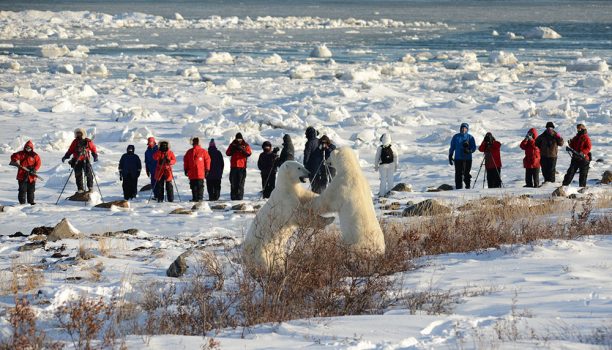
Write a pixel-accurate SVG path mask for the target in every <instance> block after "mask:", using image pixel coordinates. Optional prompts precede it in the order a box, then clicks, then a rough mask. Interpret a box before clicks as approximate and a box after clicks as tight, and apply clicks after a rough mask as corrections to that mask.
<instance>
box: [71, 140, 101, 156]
mask: <svg viewBox="0 0 612 350" xmlns="http://www.w3.org/2000/svg"><path fill="white" fill-rule="evenodd" d="M81 141H84V144H85V145H86V146H85V149H84V150H83V149H81V147H82V146H79V143H80V142H81ZM90 154H96V156H94V158H96V157H97V154H98V149H97V148H96V145H94V143H93V141H92V140H90V139H81V140H79V139H74V140H73V141H72V143H71V144H70V147H69V148H68V151H67V152H66V154H65V155H64V157H65V158H68V157H69V156H72V158H74V159H76V160H78V161H83V160H85V159H86V158H89V155H90Z"/></svg>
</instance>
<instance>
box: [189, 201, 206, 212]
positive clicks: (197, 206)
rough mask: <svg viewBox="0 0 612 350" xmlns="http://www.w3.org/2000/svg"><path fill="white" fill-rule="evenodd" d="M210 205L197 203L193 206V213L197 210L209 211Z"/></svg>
mask: <svg viewBox="0 0 612 350" xmlns="http://www.w3.org/2000/svg"><path fill="white" fill-rule="evenodd" d="M207 208H208V204H207V203H206V202H197V203H196V204H194V205H193V207H191V210H192V211H196V210H200V209H202V210H208V209H207Z"/></svg>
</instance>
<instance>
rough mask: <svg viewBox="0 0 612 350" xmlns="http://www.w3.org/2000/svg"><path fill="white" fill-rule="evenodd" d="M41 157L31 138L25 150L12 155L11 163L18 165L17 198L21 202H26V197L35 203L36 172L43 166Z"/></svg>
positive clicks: (24, 147)
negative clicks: (35, 149)
mask: <svg viewBox="0 0 612 350" xmlns="http://www.w3.org/2000/svg"><path fill="white" fill-rule="evenodd" d="M41 164H42V163H41V160H40V157H39V156H38V154H37V153H36V152H34V143H33V142H32V141H31V140H28V142H26V143H25V145H24V146H23V150H21V151H19V152H16V153H13V154H12V155H11V162H10V165H12V166H16V167H18V170H17V183H18V184H19V191H18V193H17V199H18V200H19V204H25V203H26V198H27V201H28V203H29V204H30V205H35V204H36V202H35V201H34V192H35V191H36V179H37V177H36V172H37V171H38V169H40V166H41Z"/></svg>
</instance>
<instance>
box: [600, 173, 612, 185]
mask: <svg viewBox="0 0 612 350" xmlns="http://www.w3.org/2000/svg"><path fill="white" fill-rule="evenodd" d="M601 183H602V184H604V185H609V184H610V183H612V171H610V170H606V171H604V173H603V175H602V176H601Z"/></svg>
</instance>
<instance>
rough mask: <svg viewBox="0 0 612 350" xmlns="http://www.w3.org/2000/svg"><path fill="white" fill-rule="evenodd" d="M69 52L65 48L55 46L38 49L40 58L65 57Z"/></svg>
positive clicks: (64, 46)
mask: <svg viewBox="0 0 612 350" xmlns="http://www.w3.org/2000/svg"><path fill="white" fill-rule="evenodd" d="M69 52H70V49H69V48H68V47H67V46H66V45H63V46H61V47H60V46H58V45H56V44H48V45H43V46H41V48H40V54H41V55H42V57H47V58H58V57H62V56H66V55H67V54H68V53H69Z"/></svg>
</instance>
